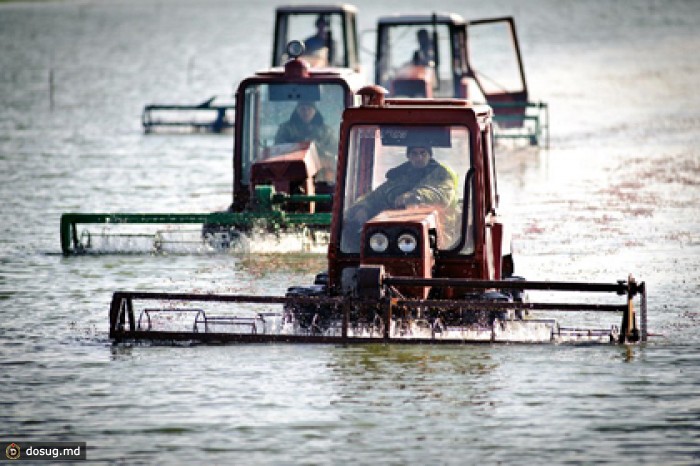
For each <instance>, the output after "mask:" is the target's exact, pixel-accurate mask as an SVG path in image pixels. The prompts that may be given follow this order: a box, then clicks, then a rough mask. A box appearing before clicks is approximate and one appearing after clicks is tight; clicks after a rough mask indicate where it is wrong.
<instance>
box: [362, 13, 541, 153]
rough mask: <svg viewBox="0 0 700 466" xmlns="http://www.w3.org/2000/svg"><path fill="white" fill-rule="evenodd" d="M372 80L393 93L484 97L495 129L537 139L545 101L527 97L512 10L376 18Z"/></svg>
mask: <svg viewBox="0 0 700 466" xmlns="http://www.w3.org/2000/svg"><path fill="white" fill-rule="evenodd" d="M376 47H377V48H376V55H375V82H376V83H378V84H379V85H381V86H383V87H384V88H386V89H387V90H388V91H389V95H390V96H391V97H410V98H415V97H427V98H442V97H456V98H464V99H470V100H472V101H474V102H484V103H488V104H489V105H490V106H491V107H492V108H493V109H494V112H495V121H496V123H497V129H498V130H499V131H497V133H496V136H497V137H505V138H528V139H529V141H530V143H531V144H538V143H539V142H540V138H541V137H542V136H543V135H544V134H545V133H546V131H547V130H548V128H547V127H548V115H547V108H546V104H543V103H534V102H530V100H529V99H530V96H529V94H528V89H527V83H526V80H525V72H524V68H523V63H522V58H521V54H520V46H519V43H518V36H517V34H516V31H515V22H514V20H513V18H512V17H503V18H490V19H480V20H475V21H469V22H467V21H465V20H464V19H463V18H462V17H461V16H459V15H457V14H452V13H449V14H437V13H436V14H432V15H393V16H386V17H381V18H379V20H378V25H377V45H376Z"/></svg>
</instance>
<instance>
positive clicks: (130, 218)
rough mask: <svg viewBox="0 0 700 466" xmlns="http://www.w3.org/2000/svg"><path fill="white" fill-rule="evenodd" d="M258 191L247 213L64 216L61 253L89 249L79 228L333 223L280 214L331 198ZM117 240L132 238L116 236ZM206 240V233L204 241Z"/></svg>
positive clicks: (317, 216) (326, 216)
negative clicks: (291, 207)
mask: <svg viewBox="0 0 700 466" xmlns="http://www.w3.org/2000/svg"><path fill="white" fill-rule="evenodd" d="M264 193H265V191H264V190H256V194H258V201H259V202H258V203H257V204H256V209H255V210H251V211H247V212H213V213H64V214H63V215H61V251H62V252H63V254H64V255H71V254H80V253H85V252H88V251H89V249H90V247H91V246H90V241H91V235H90V233H87V234H83V233H81V231H80V226H81V225H83V226H87V225H91V224H92V225H104V226H121V225H156V224H162V225H192V224H200V225H203V226H204V227H205V228H207V229H208V230H212V229H233V230H236V231H240V232H246V231H249V230H251V229H252V228H253V227H256V226H264V227H265V228H267V229H268V230H270V231H274V232H283V231H284V230H287V229H291V228H294V227H309V228H313V229H320V230H327V229H328V227H329V226H330V223H331V214H330V212H325V213H308V212H299V213H296V212H284V211H282V210H278V209H279V208H280V207H281V206H282V205H284V204H291V203H295V204H304V203H311V202H331V196H330V195H315V196H305V195H286V194H279V193H277V194H272V193H270V192H269V191H267V194H268V195H267V196H265V195H264ZM114 236H116V237H118V236H129V234H121V235H120V234H119V233H114ZM203 236H204V230H203V232H202V237H203Z"/></svg>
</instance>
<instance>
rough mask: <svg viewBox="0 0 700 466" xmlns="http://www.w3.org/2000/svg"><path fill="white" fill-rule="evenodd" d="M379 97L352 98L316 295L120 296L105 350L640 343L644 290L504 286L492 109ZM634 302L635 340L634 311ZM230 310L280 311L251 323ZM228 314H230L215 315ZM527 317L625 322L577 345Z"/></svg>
mask: <svg viewBox="0 0 700 466" xmlns="http://www.w3.org/2000/svg"><path fill="white" fill-rule="evenodd" d="M385 94H386V90H384V89H383V88H381V87H379V86H368V87H365V88H363V89H361V90H360V91H359V92H358V95H359V97H360V98H361V100H362V104H361V105H360V106H357V107H349V108H347V109H345V111H344V112H343V118H342V123H341V125H340V144H339V149H338V165H337V174H336V183H335V191H334V195H333V198H334V200H333V212H332V221H331V233H330V235H331V237H330V245H329V248H328V270H327V272H323V273H320V274H318V275H317V276H316V279H315V283H314V284H312V285H308V286H295V287H290V288H289V289H288V291H287V293H286V296H284V297H279V296H231V295H194V294H187V295H177V294H158V293H132V292H117V293H115V295H114V298H113V301H112V307H111V311H110V334H111V336H112V338H115V339H117V340H122V339H130V338H137V339H138V338H147V339H195V340H200V341H243V342H245V341H250V342H252V341H285V342H338V341H342V342H353V343H358V342H373V341H374V342H376V341H398V342H411V343H455V342H465V341H482V342H483V341H487V342H499V341H500V342H513V341H521V342H522V341H524V342H550V341H568V340H575V341H581V340H582V341H601V340H602V341H619V342H630V341H637V340H640V339H641V340H644V339H646V295H645V290H644V284H643V283H640V284H638V283H636V282H635V281H634V280H633V279H630V280H628V281H623V282H617V283H614V284H605V283H559V282H531V281H526V280H524V279H522V278H518V277H515V276H514V275H513V272H514V270H513V268H514V267H513V259H512V254H511V251H510V240H509V238H508V234H507V232H506V228H505V226H504V225H503V222H502V221H501V219H500V218H499V216H498V193H497V183H496V168H495V165H494V144H493V137H494V136H493V121H492V119H493V114H492V110H491V107H489V106H487V105H473V104H471V103H469V102H468V101H466V100H461V99H387V98H385ZM526 290H552V291H580V292H597V293H601V292H608V293H617V294H621V295H625V296H626V298H627V299H626V301H625V302H624V303H623V304H621V305H603V304H588V303H566V304H562V303H532V302H523V301H524V300H523V299H522V293H523V291H526ZM637 295H640V296H641V323H642V325H641V328H638V327H637V316H636V312H635V309H634V306H633V298H634V297H635V296H637ZM154 300H156V301H160V302H163V301H173V302H177V303H178V304H175V303H173V304H171V305H170V306H168V307H166V308H163V309H157V308H153V307H150V308H149V307H148V306H147V305H139V306H137V305H136V304H135V303H137V302H139V301H143V302H148V301H154ZM202 303H206V305H207V306H208V307H209V308H207V309H205V308H204V307H203V306H204V304H202ZM213 303H216V305H214V304H213ZM241 303H257V304H259V305H271V304H275V305H282V308H281V309H279V308H277V310H270V309H269V308H265V309H261V310H260V311H251V310H250V307H248V308H246V309H244V308H240V307H239V305H240V304H241ZM226 305H232V306H233V307H234V309H233V310H232V311H227V312H223V310H222V309H223V307H226ZM200 306H202V307H200ZM137 309H141V314H140V317H139V318H138V320H137V319H136V315H137V314H136V310H137ZM534 310H544V311H548V312H550V311H551V312H554V311H574V310H576V311H580V310H587V311H591V312H593V311H595V312H598V311H606V312H617V313H621V314H622V322H621V324H620V325H619V326H618V325H611V327H610V328H606V329H586V330H584V331H581V330H580V329H572V328H567V327H564V326H562V325H560V324H559V323H558V322H557V321H555V320H554V319H552V318H551V317H548V318H542V316H540V318H537V319H536V318H533V317H532V316H530V315H528V313H529V312H530V311H534ZM173 313H177V315H179V316H185V315H189V316H190V317H189V320H187V319H185V320H184V324H183V325H184V330H164V329H163V328H161V327H159V325H161V324H163V323H167V324H172V323H173V322H174V319H173V318H172V317H173ZM163 315H165V316H166V317H165V318H159V317H162V316H163ZM545 317H547V316H545Z"/></svg>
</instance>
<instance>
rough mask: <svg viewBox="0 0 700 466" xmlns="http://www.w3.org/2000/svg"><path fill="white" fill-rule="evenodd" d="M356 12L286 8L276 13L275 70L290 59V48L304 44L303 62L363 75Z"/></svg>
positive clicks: (326, 7) (334, 7)
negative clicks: (288, 52) (301, 42)
mask: <svg viewBox="0 0 700 466" xmlns="http://www.w3.org/2000/svg"><path fill="white" fill-rule="evenodd" d="M356 17H357V8H355V7H354V6H352V5H345V4H341V5H286V6H280V7H278V8H277V9H276V14H275V35H274V43H273V47H272V66H282V65H284V63H285V62H286V61H287V59H288V58H289V57H288V55H287V44H288V43H289V42H290V41H292V40H300V41H303V42H304V44H305V47H306V51H305V54H304V56H303V57H302V58H303V59H304V60H306V61H307V62H309V64H310V65H311V66H312V67H314V68H316V67H331V68H349V69H352V70H354V71H355V72H357V73H361V66H360V59H359V49H358V46H357V24H356Z"/></svg>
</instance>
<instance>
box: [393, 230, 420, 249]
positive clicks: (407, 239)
mask: <svg viewBox="0 0 700 466" xmlns="http://www.w3.org/2000/svg"><path fill="white" fill-rule="evenodd" d="M397 244H398V246H399V250H401V252H403V253H406V254H408V253H411V252H413V251H415V250H416V247H417V246H418V239H416V235H414V234H413V233H403V234H402V235H401V236H399V240H398V242H397Z"/></svg>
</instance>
